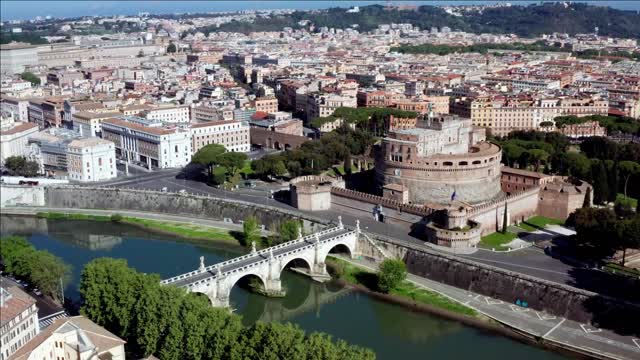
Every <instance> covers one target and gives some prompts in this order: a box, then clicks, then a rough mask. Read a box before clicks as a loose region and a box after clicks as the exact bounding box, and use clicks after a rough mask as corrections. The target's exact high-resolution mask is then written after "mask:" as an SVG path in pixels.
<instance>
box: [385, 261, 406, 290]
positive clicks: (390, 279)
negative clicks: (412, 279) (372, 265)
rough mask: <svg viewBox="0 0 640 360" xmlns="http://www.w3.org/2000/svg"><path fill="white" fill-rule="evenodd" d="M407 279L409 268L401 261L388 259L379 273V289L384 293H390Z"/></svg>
mask: <svg viewBox="0 0 640 360" xmlns="http://www.w3.org/2000/svg"><path fill="white" fill-rule="evenodd" d="M406 277H407V266H406V265H405V263H404V261H402V260H400V259H386V260H384V261H383V262H382V264H380V271H379V272H378V289H379V290H380V291H382V292H389V291H391V290H393V289H395V288H396V287H398V285H400V283H402V282H403V281H404V279H405V278H406Z"/></svg>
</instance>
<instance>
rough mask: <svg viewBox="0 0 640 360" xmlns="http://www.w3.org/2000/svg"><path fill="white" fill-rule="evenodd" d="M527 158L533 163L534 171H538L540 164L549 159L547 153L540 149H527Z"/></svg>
mask: <svg viewBox="0 0 640 360" xmlns="http://www.w3.org/2000/svg"><path fill="white" fill-rule="evenodd" d="M529 159H530V160H531V161H533V162H534V163H535V167H534V168H535V171H538V169H540V164H541V163H543V162H546V161H547V159H549V153H548V152H546V151H544V150H542V149H531V150H529Z"/></svg>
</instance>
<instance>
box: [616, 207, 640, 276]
mask: <svg viewBox="0 0 640 360" xmlns="http://www.w3.org/2000/svg"><path fill="white" fill-rule="evenodd" d="M617 231H618V239H619V244H618V248H619V249H620V250H622V259H621V260H622V262H621V263H620V264H621V265H622V266H624V264H625V262H626V260H627V249H628V248H630V249H640V215H636V216H635V217H634V218H633V219H629V220H621V221H619V222H618V224H617Z"/></svg>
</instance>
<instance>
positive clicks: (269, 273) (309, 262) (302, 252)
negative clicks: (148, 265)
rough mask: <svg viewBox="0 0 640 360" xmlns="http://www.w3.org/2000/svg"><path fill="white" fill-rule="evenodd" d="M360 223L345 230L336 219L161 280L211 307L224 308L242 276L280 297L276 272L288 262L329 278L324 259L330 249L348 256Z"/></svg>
mask: <svg viewBox="0 0 640 360" xmlns="http://www.w3.org/2000/svg"><path fill="white" fill-rule="evenodd" d="M359 235H360V225H359V222H356V228H355V230H349V229H346V228H345V227H344V225H343V224H342V219H340V218H339V219H338V226H336V227H333V228H330V229H326V230H323V231H320V232H317V233H315V234H311V235H307V236H302V234H301V233H299V235H298V239H296V240H292V241H289V242H286V243H282V244H280V245H276V246H272V247H270V248H267V249H263V250H260V251H256V250H255V248H254V249H252V251H251V253H249V254H247V255H243V256H240V257H237V258H234V259H231V260H227V261H224V262H221V263H218V264H215V265H211V266H206V267H205V265H204V260H203V258H200V267H199V269H197V270H194V271H191V272H188V273H186V274H182V275H178V276H175V277H172V278H170V279H166V280H163V281H162V282H161V283H162V284H165V285H174V286H178V287H182V288H186V289H187V291H189V292H195V293H202V294H205V295H206V296H207V297H208V298H209V299H210V300H211V303H212V304H213V306H218V307H228V306H229V295H230V293H231V289H232V288H233V286H234V285H235V284H236V283H237V282H238V281H239V280H240V279H242V278H244V277H246V276H253V277H256V278H258V279H260V282H261V285H262V286H261V287H262V289H263V291H264V292H265V293H266V295H269V296H282V295H284V291H283V289H282V286H281V282H280V274H281V273H282V271H283V270H284V269H285V268H286V267H287V265H289V264H290V263H292V262H296V263H298V264H303V265H304V266H306V267H307V268H308V270H305V271H299V272H303V273H305V274H307V275H308V276H310V277H312V278H314V279H316V280H326V279H328V278H329V275H328V274H327V269H326V266H325V262H324V261H325V259H326V257H327V255H328V254H329V252H331V251H333V250H340V251H344V250H346V251H347V252H348V253H349V255H350V256H353V255H354V253H355V251H356V245H357V241H358V237H359Z"/></svg>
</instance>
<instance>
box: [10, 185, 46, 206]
mask: <svg viewBox="0 0 640 360" xmlns="http://www.w3.org/2000/svg"><path fill="white" fill-rule="evenodd" d="M44 193H45V192H44V187H43V186H28V185H7V184H3V185H2V186H0V207H4V206H44V204H45V197H44Z"/></svg>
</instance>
